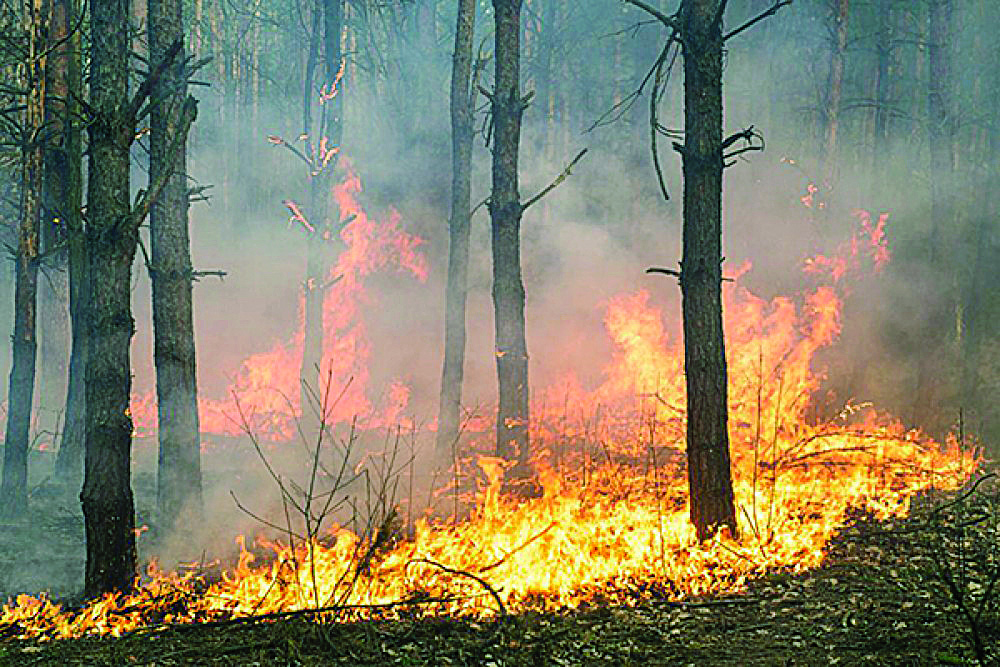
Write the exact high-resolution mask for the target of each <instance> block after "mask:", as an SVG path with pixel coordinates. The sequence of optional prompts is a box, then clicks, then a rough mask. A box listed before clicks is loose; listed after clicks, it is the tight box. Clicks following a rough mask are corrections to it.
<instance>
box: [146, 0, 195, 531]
mask: <svg viewBox="0 0 1000 667" xmlns="http://www.w3.org/2000/svg"><path fill="white" fill-rule="evenodd" d="M183 39H184V25H183V18H182V5H181V2H180V0H149V51H150V62H154V63H157V62H161V61H162V60H163V59H164V57H165V56H166V53H167V50H168V49H169V48H170V46H171V45H172V44H173V43H174V42H175V41H177V40H183ZM183 61H184V58H183V50H182V51H181V53H180V54H178V56H177V57H176V58H174V64H172V65H171V66H170V67H168V68H166V70H164V72H163V74H162V76H161V77H160V78H159V80H158V81H157V85H156V86H155V88H154V90H153V93H152V94H153V99H154V100H156V104H155V105H154V106H153V108H152V110H151V113H150V135H149V178H150V181H151V182H155V181H156V180H157V179H159V178H161V177H164V176H165V175H166V174H167V173H169V174H170V175H169V177H168V178H169V180H168V181H167V183H166V185H165V186H164V187H163V189H162V191H161V192H160V194H159V196H158V197H157V200H156V201H155V202H154V203H153V205H152V208H151V209H150V215H149V228H150V240H151V252H152V257H151V261H152V266H151V267H150V271H149V273H150V280H151V282H152V292H153V331H154V342H153V359H154V362H155V365H156V399H157V415H158V417H157V434H158V436H159V441H160V449H159V460H158V468H157V489H156V500H157V512H158V518H159V521H160V523H161V524H162V525H164V526H168V525H177V524H178V523H179V522H185V523H188V522H190V521H192V520H197V519H198V517H200V515H201V511H202V497H201V447H200V444H201V440H200V437H199V436H200V429H199V424H198V383H197V377H196V374H195V344H194V322H193V313H192V310H193V308H192V303H191V288H192V267H191V250H190V239H189V236H188V188H187V182H186V173H187V154H186V150H185V147H184V145H183V144H181V145H180V147H179V150H172V147H173V145H174V144H175V143H176V142H177V135H178V133H179V132H182V131H184V130H183V128H181V110H182V109H183V107H184V102H185V99H186V98H187V84H186V80H185V78H186V77H185V73H184V71H183V70H184V65H183ZM171 153H173V154H171Z"/></svg>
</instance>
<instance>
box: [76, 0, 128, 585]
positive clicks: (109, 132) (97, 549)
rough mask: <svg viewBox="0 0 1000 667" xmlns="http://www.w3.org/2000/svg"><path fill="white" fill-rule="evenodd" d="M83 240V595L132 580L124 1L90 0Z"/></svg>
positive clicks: (126, 32) (126, 104)
mask: <svg viewBox="0 0 1000 667" xmlns="http://www.w3.org/2000/svg"><path fill="white" fill-rule="evenodd" d="M90 21H91V72H90V105H91V107H92V109H93V115H94V117H93V119H92V121H91V123H90V125H89V136H90V142H89V144H90V145H89V154H90V163H89V169H88V178H89V183H88V188H87V221H88V222H87V246H88V254H89V261H90V297H91V298H90V304H89V308H88V310H89V313H88V314H87V315H88V317H87V320H88V321H89V326H90V333H89V349H88V352H89V353H88V354H87V362H86V398H85V400H86V406H87V409H86V458H85V464H84V481H83V492H82V493H81V494H80V499H81V501H82V504H83V517H84V524H85V528H86V539H87V566H86V572H85V580H84V591H85V593H86V594H87V595H88V596H96V595H100V594H102V593H106V592H109V591H116V590H127V589H130V588H131V587H132V586H133V583H134V580H135V575H136V547H135V532H134V529H135V512H134V506H133V500H132V488H131V484H130V479H129V468H130V450H131V445H132V417H131V415H130V413H129V393H130V390H131V387H132V372H131V365H130V359H129V344H130V343H131V340H132V334H133V332H134V330H135V325H134V321H133V319H132V308H131V302H130V298H131V289H130V287H131V285H130V282H131V277H132V261H133V259H134V257H135V249H136V243H137V240H138V228H137V226H135V225H134V224H133V223H132V216H131V210H130V207H129V145H130V144H131V143H132V139H133V135H134V129H133V127H132V123H131V120H130V119H129V118H128V61H129V46H130V45H129V34H128V31H127V30H123V29H122V27H123V26H126V25H128V21H129V3H128V0H94V2H92V3H91V18H90Z"/></svg>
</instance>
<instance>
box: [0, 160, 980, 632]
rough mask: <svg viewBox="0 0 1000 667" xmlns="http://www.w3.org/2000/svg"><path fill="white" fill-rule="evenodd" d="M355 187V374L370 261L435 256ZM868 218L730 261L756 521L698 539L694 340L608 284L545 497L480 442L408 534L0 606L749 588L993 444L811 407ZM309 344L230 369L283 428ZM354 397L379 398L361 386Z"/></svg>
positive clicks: (27, 609)
mask: <svg viewBox="0 0 1000 667" xmlns="http://www.w3.org/2000/svg"><path fill="white" fill-rule="evenodd" d="M356 188H357V189H359V188H360V183H359V182H357V181H354V180H351V179H348V181H346V182H345V183H344V184H342V186H341V189H339V190H338V194H337V196H340V197H344V198H345V199H344V201H343V204H342V207H341V210H342V211H343V212H344V215H345V216H346V215H353V214H357V216H358V218H357V220H359V221H361V222H358V223H357V224H355V223H352V225H353V227H352V228H351V231H350V232H346V230H345V234H344V240H345V242H346V243H347V248H348V249H347V251H345V252H344V253H343V254H342V256H341V259H340V261H338V264H337V267H336V269H335V272H336V274H337V275H343V276H344V278H343V280H342V284H343V287H341V288H340V291H337V292H335V293H331V296H330V297H329V299H328V304H327V305H328V309H327V311H326V312H327V315H328V318H329V321H328V322H327V324H328V326H329V327H330V329H328V331H337V332H338V333H337V334H336V335H335V336H334V335H333V334H330V336H329V338H330V340H329V341H328V346H327V348H326V349H327V350H328V351H329V352H333V353H334V354H333V355H332V356H331V357H330V358H329V363H331V364H335V365H334V366H333V368H334V370H335V372H336V374H338V375H340V374H345V373H348V372H350V373H355V374H359V373H363V368H362V364H363V363H364V361H365V359H366V358H367V352H368V351H367V347H366V345H365V344H364V343H363V342H362V340H361V335H360V334H361V333H363V330H362V331H358V330H352V329H351V327H352V326H356V324H354V323H355V321H356V318H355V317H354V316H355V315H356V314H357V312H358V311H357V309H358V308H359V307H360V305H361V304H362V303H363V302H364V299H363V298H362V297H361V295H360V294H358V289H359V288H360V285H361V284H362V283H363V278H364V277H365V276H366V275H368V274H369V273H371V272H372V271H375V270H378V269H381V268H385V267H389V266H394V267H396V268H397V269H399V270H405V271H408V272H410V273H412V274H413V275H415V276H417V277H421V276H423V275H424V272H425V271H426V267H425V266H424V264H423V263H422V261H421V260H420V259H419V258H420V256H419V255H418V254H416V246H417V243H418V242H417V241H416V239H414V238H413V237H409V236H407V235H405V234H403V233H402V232H400V231H399V229H398V219H395V218H394V217H392V216H390V219H389V220H388V222H387V223H384V224H382V225H377V224H376V223H374V222H372V221H370V220H369V219H368V218H367V217H364V215H363V212H361V211H360V209H351V208H350V206H349V205H348V204H349V203H350V201H352V200H351V199H350V197H352V196H353V194H356V191H357V190H356ZM338 201H339V200H338ZM394 220H395V222H393V221H394ZM859 222H860V232H859V233H860V234H861V236H860V237H858V238H857V239H855V240H854V241H852V242H849V243H848V244H846V245H845V246H842V247H841V248H840V250H839V251H838V255H837V256H842V255H844V254H845V253H846V254H847V257H848V259H846V260H845V263H843V264H840V263H832V262H826V263H824V262H822V261H819V260H815V259H814V260H813V261H811V262H807V263H806V264H805V269H806V271H807V273H811V274H812V275H816V273H817V270H818V268H819V267H824V268H825V269H830V270H826V271H822V272H820V273H821V274H822V276H824V277H827V278H829V279H830V280H831V281H832V283H833V285H819V286H816V287H815V288H812V289H810V290H808V291H806V292H805V293H804V294H802V295H799V297H797V298H792V297H777V298H774V299H771V300H765V299H761V298H759V297H757V296H755V295H754V294H752V293H751V292H750V291H749V290H747V289H746V288H744V287H743V286H742V285H740V284H739V282H733V283H726V286H725V291H724V299H725V323H726V330H727V336H728V341H729V344H728V357H729V392H730V409H731V412H730V433H731V447H732V460H733V473H734V491H735V495H736V504H737V508H738V523H739V531H740V538H739V539H738V540H735V539H732V538H731V537H728V536H717V537H715V538H713V539H712V540H710V541H707V542H705V543H699V542H698V541H697V539H696V536H695V532H694V529H693V527H692V526H691V525H690V523H689V521H688V510H687V493H686V485H685V481H686V480H685V474H684V455H683V452H684V433H685V423H684V404H685V396H684V376H683V366H682V363H683V362H682V359H683V351H682V347H681V345H680V343H679V342H678V341H677V340H675V339H674V338H672V337H671V335H670V332H669V331H668V329H667V327H666V326H665V324H664V318H663V316H662V314H661V313H660V312H659V311H658V310H657V309H656V308H655V307H654V306H653V305H652V304H651V296H650V294H649V293H648V292H646V291H638V292H635V293H632V294H623V295H619V296H616V297H614V298H612V299H610V300H609V301H608V302H607V303H606V304H605V318H604V324H605V328H606V330H607V333H608V336H609V337H610V339H611V341H612V342H613V345H614V352H613V355H612V358H611V360H610V362H609V363H608V364H607V366H606V368H605V372H604V378H603V380H602V381H601V382H600V383H599V384H598V386H596V387H594V388H591V389H588V388H586V387H584V386H583V385H582V383H581V382H580V381H579V380H578V379H576V378H575V377H574V376H572V375H569V376H566V378H564V380H563V381H562V382H560V383H557V385H556V386H553V387H550V388H549V389H547V390H545V391H542V392H539V395H538V397H537V399H536V401H535V405H534V406H533V410H534V413H533V415H534V421H533V423H532V431H533V437H534V443H535V446H536V447H537V448H538V450H539V453H538V455H537V456H536V457H535V461H534V463H535V466H536V471H537V474H538V480H539V483H540V485H541V487H542V489H543V493H542V495H541V497H538V498H532V499H527V500H520V501H518V500H515V499H512V498H510V497H505V496H503V495H501V493H500V489H501V480H502V474H503V470H504V467H505V466H506V465H507V463H506V462H503V461H500V460H497V459H494V458H491V457H487V456H481V457H479V458H478V460H477V466H478V470H479V475H478V477H477V479H478V480H479V481H478V486H477V487H476V489H475V492H474V505H473V507H472V509H471V510H470V511H469V512H468V514H467V515H465V516H462V517H454V516H453V517H451V518H450V519H447V520H446V519H433V520H432V519H427V518H422V519H418V520H417V521H416V523H415V525H414V530H413V536H412V538H411V539H408V540H403V541H399V542H395V543H394V542H393V541H392V540H391V539H389V538H387V537H386V536H387V535H388V534H389V533H390V532H391V531H390V530H389V529H388V528H385V527H386V526H391V523H392V520H393V517H394V515H393V514H392V513H389V515H388V516H386V517H385V522H384V526H383V527H380V528H379V529H378V530H377V531H374V530H369V531H366V532H363V533H357V532H352V531H351V530H349V529H348V528H347V527H345V526H338V525H335V526H333V527H332V528H330V529H329V531H327V533H325V534H324V535H323V536H322V537H321V538H319V539H315V540H312V541H309V542H296V543H295V544H294V545H289V544H285V543H281V542H277V541H271V540H267V539H264V538H258V540H257V543H256V546H255V547H253V548H248V547H247V545H246V544H245V542H243V541H242V539H240V540H238V544H239V549H240V556H239V559H238V561H237V562H236V565H235V566H234V567H233V568H232V569H231V570H229V571H227V572H225V573H224V574H223V576H222V577H221V579H220V580H218V581H215V582H214V583H211V582H208V581H205V580H203V579H201V578H200V577H199V576H197V575H196V574H194V573H193V572H183V573H178V572H166V571H162V570H160V569H159V568H157V567H156V565H155V564H153V565H151V566H150V568H149V569H148V571H147V573H146V576H145V577H144V578H143V583H142V585H141V587H140V588H139V589H138V590H137V592H135V593H132V594H129V595H118V596H110V595H109V596H106V597H105V598H103V599H101V600H98V601H96V602H94V603H92V604H90V605H89V606H87V607H85V608H84V609H82V610H78V611H69V610H64V609H62V608H61V607H60V605H58V604H57V603H55V602H53V601H52V600H50V599H48V598H47V597H45V596H40V597H31V596H19V597H17V598H16V599H14V600H12V601H11V602H9V603H8V604H7V605H5V606H4V607H3V610H2V615H0V627H2V626H8V629H7V630H6V631H5V634H6V635H8V636H19V637H43V638H59V637H77V636H82V635H95V634H111V635H120V634H122V633H125V632H129V631H131V630H134V629H136V628H139V627H143V626H149V625H157V624H162V623H172V622H185V623H190V622H198V621H204V620H211V619H215V618H228V617H232V616H239V615H253V614H265V613H270V612H280V611H288V610H295V609H303V608H318V607H326V606H333V607H335V608H336V609H337V611H336V612H329V617H331V618H338V619H349V618H371V617H394V616H396V615H400V614H406V615H413V614H422V613H426V614H471V615H476V616H490V615H492V614H495V613H496V612H497V610H498V609H499V608H500V605H503V607H504V608H505V609H506V610H509V611H520V610H525V609H557V608H565V607H575V606H578V605H581V604H585V603H594V602H613V603H631V602H634V601H636V600H640V599H643V598H647V597H650V596H660V597H666V598H671V599H675V598H682V597H689V596H701V595H710V594H721V593H737V592H740V591H742V590H744V589H745V586H746V582H747V581H748V579H750V578H752V577H756V576H759V575H761V574H762V573H764V572H767V571H769V570H775V569H779V568H780V569H784V570H788V571H800V570H803V569H806V568H811V567H815V566H817V565H818V564H820V563H821V561H822V559H823V555H824V547H825V545H826V544H827V543H828V541H829V540H830V538H831V537H832V535H833V534H834V532H835V531H836V530H837V529H838V527H839V526H841V525H842V524H843V522H844V521H845V519H846V518H847V517H848V516H849V515H850V514H851V513H852V512H856V511H859V510H860V511H865V512H868V513H870V514H872V515H873V516H875V517H879V518H885V517H889V516H895V515H900V514H903V513H905V512H906V511H907V510H908V508H909V499H910V498H911V497H912V496H913V495H914V494H915V493H917V492H919V491H922V490H925V489H930V488H942V489H950V488H956V487H957V486H959V485H960V484H962V483H963V482H964V481H965V480H967V479H968V478H969V476H970V475H971V474H972V472H973V471H974V469H975V468H976V466H977V465H978V461H977V459H976V457H974V456H969V455H967V454H966V453H965V452H963V448H962V443H959V442H957V441H956V440H955V439H954V438H949V439H947V440H946V442H944V443H938V442H934V441H932V440H931V439H929V438H927V437H926V436H924V435H922V434H921V433H919V432H917V431H913V430H906V429H905V428H904V427H903V426H902V425H901V424H900V423H899V422H898V421H894V420H892V419H891V418H888V417H886V416H884V415H880V414H879V413H877V412H875V411H874V410H871V409H868V408H865V407H863V406H848V407H846V408H845V409H844V410H843V412H842V413H841V414H840V415H838V416H837V417H836V418H835V419H833V420H830V421H825V422H816V420H813V419H810V417H809V414H808V413H809V406H810V402H811V401H810V399H811V397H812V396H813V395H814V394H815V392H817V391H818V390H819V389H820V388H821V384H822V380H823V376H822V374H821V373H818V372H816V371H815V370H814V369H813V368H812V362H813V357H814V354H815V353H816V351H817V350H819V349H820V348H822V347H823V346H825V345H828V344H829V343H830V342H831V341H833V340H834V339H835V338H836V337H837V335H838V333H839V331H840V312H841V297H840V295H838V292H837V290H836V289H835V287H834V285H840V286H841V287H842V286H843V285H842V282H843V278H844V275H845V274H841V273H840V269H841V267H843V269H844V271H850V270H852V269H854V268H858V267H859V266H860V263H859V261H858V260H857V257H858V254H859V253H860V251H861V249H864V250H865V251H866V253H867V254H868V257H870V258H871V259H872V261H873V264H874V266H875V267H876V268H878V267H879V266H880V265H881V263H883V262H884V261H885V260H887V259H888V251H887V249H886V246H885V229H884V227H885V222H886V220H885V218H884V216H883V217H880V218H879V221H878V222H877V223H876V224H874V225H873V224H872V223H871V218H870V217H865V216H859ZM379 230H381V231H379ZM864 239H867V241H864ZM862 241H864V242H862ZM851 257H854V259H850V258H851ZM747 270H749V266H748V265H745V266H744V267H741V269H740V270H739V271H737V273H738V274H739V275H742V274H744V273H745V272H746V271H747ZM342 329H343V330H344V331H342ZM350 355H354V356H353V357H352V356H350ZM297 359H298V357H297V355H296V353H295V347H294V344H276V345H275V347H274V348H273V349H272V350H271V351H270V352H268V353H264V354H262V355H259V356H258V357H255V358H252V359H250V360H247V362H245V363H244V366H243V368H242V369H241V372H240V375H239V378H238V380H237V382H236V383H234V387H235V390H237V391H240V392H242V394H243V396H246V397H247V401H248V402H256V403H255V405H257V406H258V408H259V412H258V414H272V415H273V416H274V418H275V419H276V421H275V422H274V424H273V426H274V428H275V429H276V430H277V431H278V432H281V431H282V429H283V428H285V427H286V423H285V422H284V419H285V418H286V416H287V415H288V412H287V410H286V411H282V410H283V409H284V408H281V407H280V406H276V405H274V404H271V403H268V402H267V399H266V397H265V396H264V395H260V396H258V395H257V394H256V393H255V392H257V391H263V388H264V387H273V386H277V387H284V388H285V389H286V391H287V392H288V395H287V397H286V398H285V399H284V400H285V404H286V405H285V408H287V407H288V405H287V404H293V406H292V407H295V406H294V401H295V400H296V396H297V392H293V391H291V386H290V383H292V382H297V365H296V363H294V362H296V361H297ZM358 377H362V378H363V377H364V376H363V374H362V375H359V376H358ZM389 394H390V396H391V400H390V403H392V404H393V405H394V406H396V407H395V408H394V410H392V411H390V412H391V414H392V415H393V418H396V417H398V416H399V414H400V413H401V411H402V409H403V407H405V405H406V403H407V401H408V388H406V387H405V385H402V384H397V385H394V386H393V387H392V388H391V389H390V391H389ZM348 405H349V406H350V408H349V410H357V409H358V407H359V406H362V407H363V406H367V405H368V404H367V402H366V399H365V398H364V395H363V394H360V393H357V394H355V395H353V396H352V397H351V398H350V400H349V401H348ZM269 410H270V411H271V412H268V411H269ZM383 528H385V529H383ZM262 554H264V555H266V557H265V558H263V559H262V558H261V555H262Z"/></svg>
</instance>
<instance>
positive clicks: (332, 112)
mask: <svg viewBox="0 0 1000 667" xmlns="http://www.w3.org/2000/svg"><path fill="white" fill-rule="evenodd" d="M314 11H315V12H316V14H315V19H316V20H314V21H313V43H312V45H311V46H310V55H309V61H310V62H309V64H308V65H307V75H306V82H305V95H304V99H303V120H304V123H303V124H304V128H303V130H304V132H305V134H306V135H307V136H309V142H310V146H311V153H312V161H313V169H312V173H311V174H310V175H309V207H308V215H309V219H310V223H311V225H312V227H313V229H312V231H311V232H310V234H309V239H308V242H307V243H308V247H307V250H306V252H307V256H306V279H305V283H304V284H303V292H304V313H303V341H302V364H301V366H300V368H299V381H300V384H301V393H300V410H301V414H302V420H303V424H302V427H303V431H304V432H305V433H306V434H307V435H308V437H312V435H313V434H314V431H315V430H316V428H317V426H318V422H320V421H322V419H323V416H322V415H320V414H319V410H320V409H321V408H322V406H321V405H320V403H321V401H320V399H319V396H320V395H321V388H320V380H321V377H320V365H321V364H322V362H323V337H324V333H323V301H324V300H325V299H326V294H327V291H328V290H329V276H328V274H329V271H330V258H329V252H330V250H329V248H330V242H331V241H332V240H333V237H334V235H335V234H336V230H337V229H338V225H337V224H336V222H335V221H337V222H339V218H340V214H339V212H338V211H333V210H332V206H331V202H332V196H331V191H330V190H331V187H332V185H333V173H334V169H335V167H336V164H337V159H336V158H333V159H330V160H327V159H326V156H325V155H324V154H322V151H323V150H324V148H323V147H324V143H325V144H326V145H327V146H328V147H336V148H338V149H339V146H340V142H341V140H342V138H343V131H344V130H343V127H344V124H343V98H342V96H341V94H340V91H339V90H336V91H334V86H338V87H339V85H340V81H339V80H338V77H339V76H340V72H341V62H342V60H343V55H342V54H341V48H340V39H341V33H342V32H343V27H344V0H319V1H318V2H317V3H316V7H315V10H314ZM320 17H321V18H322V20H319V19H320ZM320 46H322V57H323V83H322V85H321V86H320V87H319V91H317V89H316V86H315V85H314V81H313V72H314V71H315V62H316V59H317V58H318V57H319V55H320V53H319V51H320ZM334 92H335V93H336V94H334ZM321 95H323V96H324V97H325V98H327V99H325V100H324V101H323V102H322V103H321V105H320V107H319V109H320V113H319V119H318V127H317V130H316V136H315V137H314V136H312V134H311V132H310V130H311V115H312V111H311V110H312V105H313V104H315V103H316V101H317V100H319V99H320V96H321ZM331 95H332V97H330V96H331ZM324 138H325V140H326V141H325V142H324V141H323V139H324ZM328 149H329V148H328Z"/></svg>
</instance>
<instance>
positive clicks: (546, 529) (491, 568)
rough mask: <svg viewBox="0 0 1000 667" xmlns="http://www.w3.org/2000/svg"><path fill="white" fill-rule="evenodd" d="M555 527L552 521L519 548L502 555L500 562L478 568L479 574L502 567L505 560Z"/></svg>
mask: <svg viewBox="0 0 1000 667" xmlns="http://www.w3.org/2000/svg"><path fill="white" fill-rule="evenodd" d="M555 526H556V522H555V521H553V522H552V523H550V524H549V525H548V526H547V527H546V528H545V529H544V530H542V531H540V532H538V533H536V534H535V535H534V536H532V537H530V538H528V540H527V541H525V542H523V543H521V544H520V545H519V546H517V547H515V548H514V549H511V550H510V551H508V552H507V553H506V555H504V557H503V558H501V559H500V560H498V561H497V562H495V563H492V564H491V565H487V566H485V567H481V568H479V574H482V573H483V572H489V571H490V570H493V569H495V568H498V567H500V566H501V565H503V564H504V563H506V562H507V559H509V558H510V557H511V556H513V555H514V554H516V553H517V552H519V551H523V550H524V549H525V548H526V547H527V546H528V545H529V544H531V543H532V542H534V541H535V540H537V539H538V538H540V537H541V536H542V535H544V534H545V533H547V532H549V531H550V530H552V529H553V528H555Z"/></svg>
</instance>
